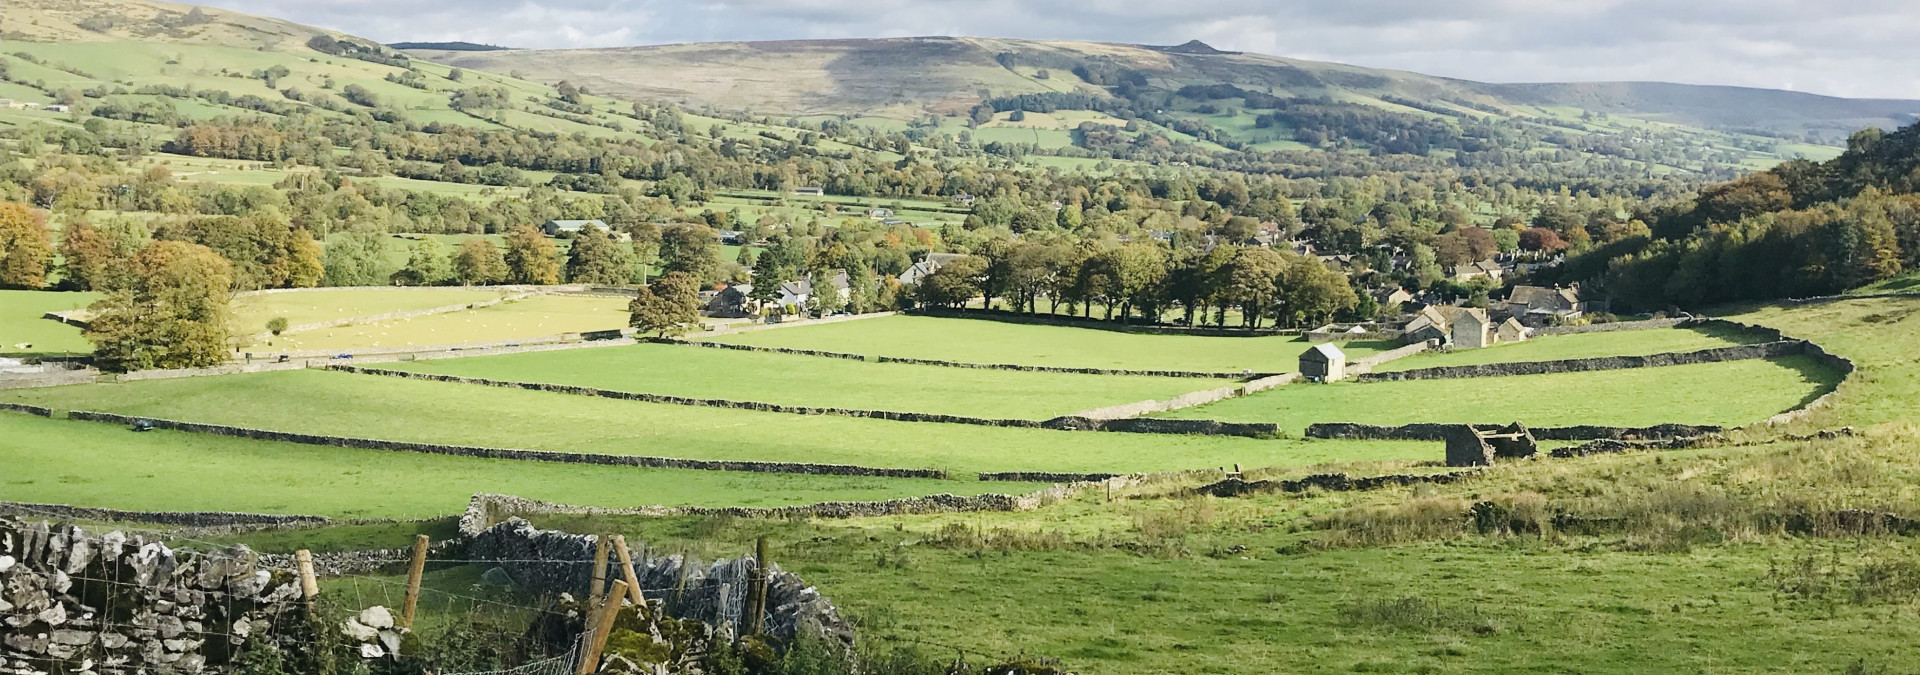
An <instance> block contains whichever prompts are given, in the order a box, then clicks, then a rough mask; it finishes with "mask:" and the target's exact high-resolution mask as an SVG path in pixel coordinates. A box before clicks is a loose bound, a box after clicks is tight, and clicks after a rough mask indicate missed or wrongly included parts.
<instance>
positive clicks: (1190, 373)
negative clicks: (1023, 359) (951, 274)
mask: <svg viewBox="0 0 1920 675" xmlns="http://www.w3.org/2000/svg"><path fill="white" fill-rule="evenodd" d="M873 360H874V361H878V362H880V363H906V364H912V365H917V366H941V367H944V368H981V369H989V370H1018V371H1024V372H1030V373H1068V374H1077V375H1138V376H1143V377H1193V378H1205V379H1216V380H1236V379H1252V378H1262V377H1271V376H1273V375H1277V374H1278V373H1254V372H1241V373H1229V372H1218V371H1216V372H1204V371H1194V370H1123V369H1117V368H1069V367H1063V366H1029V365H1025V364H1019V363H967V362H964V361H945V360H941V359H909V358H903V357H897V356H876V357H874V359H873Z"/></svg>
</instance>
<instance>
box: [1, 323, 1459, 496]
mask: <svg viewBox="0 0 1920 675" xmlns="http://www.w3.org/2000/svg"><path fill="white" fill-rule="evenodd" d="M690 349H691V348H690ZM0 399H4V400H12V401H22V402H28V403H34V404H38V405H45V406H49V407H53V408H58V409H69V410H73V409H78V410H102V411H106V412H117V413H124V414H129V415H142V416H149V417H161V418H169V419H180V420H189V421H196V422H211V423H218V424H231V425H236V426H244V427H254V428H264V429H275V430H280V431H295V432H306V433H319V434H334V435H341V436H356V437H365V438H383V439H390V440H406V441H421V442H435V443H452V444H462V445H481V446H490V447H507V448H529V449H541V450H556V451H562V452H598V453H610V454H622V455H656V456H669V457H686V458H695V459H742V460H768V461H791V462H821V463H829V464H858V465H863V466H880V467H903V468H941V469H950V470H953V471H956V472H969V471H1019V470H1041V471H1087V472H1115V473H1119V472H1128V471H1157V470H1174V469H1194V468H1210V467H1220V466H1227V465H1231V464H1234V463H1241V464H1245V465H1247V466H1303V465H1309V464H1319V463H1325V462H1345V461H1355V460H1367V459H1437V458H1439V456H1440V452H1441V448H1440V446H1439V445H1438V444H1435V443H1406V442H1328V441H1287V440H1260V439H1252V438H1239V437H1225V436H1170V435H1159V434H1125V433H1104V432H1074V431H1051V430H1043V429H1009V428H999V427H981V426H969V425H958V424H933V423H923V422H892V421H885V420H872V419H861V418H850V417H837V416H826V415H793V414H786V413H764V412H754V411H747V410H733V409H723V408H706V407H697V406H681V405H670V404H655V403H638V402H633V401H619V400H613V399H604V398H599V397H591V396H575V395H569V394H556V393H546V392H534V391H525V390H519V389H504V388H498V387H482V386H475V385H463V384H453V383H445V382H426V381H419V380H406V379H400V378H393V377H381V376H377V375H352V374H347V373H339V372H331V371H323V370H293V371H277V372H267V373H254V374H247V375H228V376H221V377H200V378H184V379H172V380H148V381H142V382H132V383H126V384H107V385H86V386H73V387H53V388H47V389H31V390H15V391H8V392H5V394H4V396H0Z"/></svg>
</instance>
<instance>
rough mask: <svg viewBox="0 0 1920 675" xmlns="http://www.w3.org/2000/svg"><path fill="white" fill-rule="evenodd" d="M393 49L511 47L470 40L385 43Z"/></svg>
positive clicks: (495, 49)
mask: <svg viewBox="0 0 1920 675" xmlns="http://www.w3.org/2000/svg"><path fill="white" fill-rule="evenodd" d="M387 46H388V47H392V48H394V49H435V50H440V51H449V52H498V51H506V50H508V49H512V47H502V46H500V45H483V44H474V43H472V42H458V41H456V42H394V43H390V44H388V45H387Z"/></svg>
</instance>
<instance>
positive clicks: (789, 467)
mask: <svg viewBox="0 0 1920 675" xmlns="http://www.w3.org/2000/svg"><path fill="white" fill-rule="evenodd" d="M67 419H72V420H81V421H87V422H107V423H111V424H129V425H130V424H133V423H135V422H137V421H142V420H144V421H146V422H148V423H151V424H152V425H153V427H154V428H156V429H169V430H173V431H185V432H189V433H201V434H213V435H216V436H232V437H235V438H251V439H255V440H262V441H276V442H281V443H299V444H302V445H325V446H332V447H337V448H356V449H361V450H385V451H391V452H417V453H424V454H431V455H454V456H460V457H477V458H482V459H511V460H520V461H534V462H563V463H572V464H597V465H603V466H639V467H648V468H656V469H697V470H702V471H748V472H756V473H798V474H813V475H827V476H879V477H885V478H938V479H945V478H948V474H947V472H946V471H945V470H942V469H884V468H873V467H864V466H852V465H847V464H807V463H800V462H750V461H733V460H706V459H680V458H676V457H648V456H641V455H604V454H593V453H575V452H555V451H551V450H518V449H510V448H483V447H476V446H466V445H440V444H436V443H414V442H410V441H387V440H380V439H372V438H352V437H346V436H323V435H319V434H299V433H291V432H285V431H269V430H265V429H249V428H246V427H233V426H225V425H219V424H201V423H198V422H181V421H177V420H165V419H155V418H150V417H134V416H131V415H120V414H115V413H104V412H94V411H89V410H74V411H71V412H68V413H67Z"/></svg>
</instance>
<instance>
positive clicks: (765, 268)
mask: <svg viewBox="0 0 1920 675" xmlns="http://www.w3.org/2000/svg"><path fill="white" fill-rule="evenodd" d="M780 250H782V249H781V247H778V246H776V247H775V248H773V249H771V250H768V251H765V252H763V253H761V254H760V257H758V258H756V259H754V261H753V288H751V289H748V290H747V297H748V298H749V299H751V300H753V301H754V302H755V303H757V304H758V305H759V306H761V307H766V306H767V305H769V304H771V303H772V302H773V301H774V300H778V299H779V298H780V286H781V285H782V284H785V283H787V282H789V281H792V280H793V274H794V270H793V269H792V268H789V267H787V266H786V265H784V264H782V262H783V260H782V259H781V258H782V256H781V255H780V254H779V251H780Z"/></svg>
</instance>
